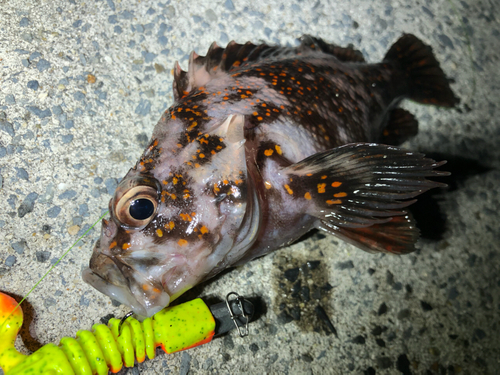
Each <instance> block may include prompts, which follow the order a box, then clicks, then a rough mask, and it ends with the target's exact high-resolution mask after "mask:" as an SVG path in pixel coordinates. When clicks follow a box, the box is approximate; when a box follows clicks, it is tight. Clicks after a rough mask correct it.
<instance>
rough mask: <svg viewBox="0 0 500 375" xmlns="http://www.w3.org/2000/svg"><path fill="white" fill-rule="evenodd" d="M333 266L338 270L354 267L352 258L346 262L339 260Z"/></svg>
mask: <svg viewBox="0 0 500 375" xmlns="http://www.w3.org/2000/svg"><path fill="white" fill-rule="evenodd" d="M335 268H337V269H339V270H348V269H351V268H354V263H353V262H352V260H348V261H347V262H339V263H337V264H336V266H335Z"/></svg>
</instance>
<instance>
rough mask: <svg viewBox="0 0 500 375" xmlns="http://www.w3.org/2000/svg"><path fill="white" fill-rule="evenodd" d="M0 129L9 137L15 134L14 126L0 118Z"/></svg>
mask: <svg viewBox="0 0 500 375" xmlns="http://www.w3.org/2000/svg"><path fill="white" fill-rule="evenodd" d="M2 113H5V112H2ZM0 130H3V131H4V132H6V133H7V134H8V135H10V136H11V137H14V135H15V131H14V127H13V126H12V124H11V123H10V122H7V121H3V120H0Z"/></svg>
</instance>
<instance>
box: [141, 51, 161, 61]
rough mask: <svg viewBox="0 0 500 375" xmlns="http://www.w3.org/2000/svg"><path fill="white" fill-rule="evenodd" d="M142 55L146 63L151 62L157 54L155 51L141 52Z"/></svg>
mask: <svg viewBox="0 0 500 375" xmlns="http://www.w3.org/2000/svg"><path fill="white" fill-rule="evenodd" d="M142 56H144V61H145V62H146V63H150V62H152V61H153V60H154V59H156V57H157V56H158V55H157V54H155V53H152V52H143V53H142Z"/></svg>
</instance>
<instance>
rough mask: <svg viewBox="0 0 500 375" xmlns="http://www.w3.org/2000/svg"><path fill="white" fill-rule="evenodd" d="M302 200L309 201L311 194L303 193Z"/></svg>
mask: <svg viewBox="0 0 500 375" xmlns="http://www.w3.org/2000/svg"><path fill="white" fill-rule="evenodd" d="M304 198H306V199H307V200H311V194H310V193H309V192H307V193H305V194H304Z"/></svg>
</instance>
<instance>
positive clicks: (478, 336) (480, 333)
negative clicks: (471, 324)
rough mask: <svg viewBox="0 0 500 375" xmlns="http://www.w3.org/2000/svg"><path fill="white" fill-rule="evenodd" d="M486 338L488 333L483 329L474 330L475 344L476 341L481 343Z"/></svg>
mask: <svg viewBox="0 0 500 375" xmlns="http://www.w3.org/2000/svg"><path fill="white" fill-rule="evenodd" d="M485 337H486V333H485V332H484V331H483V330H482V329H480V328H476V329H475V330H474V333H473V340H472V341H473V342H474V341H479V340H482V339H484V338H485Z"/></svg>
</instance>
